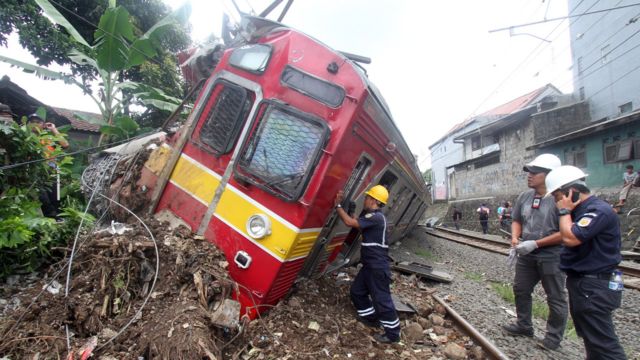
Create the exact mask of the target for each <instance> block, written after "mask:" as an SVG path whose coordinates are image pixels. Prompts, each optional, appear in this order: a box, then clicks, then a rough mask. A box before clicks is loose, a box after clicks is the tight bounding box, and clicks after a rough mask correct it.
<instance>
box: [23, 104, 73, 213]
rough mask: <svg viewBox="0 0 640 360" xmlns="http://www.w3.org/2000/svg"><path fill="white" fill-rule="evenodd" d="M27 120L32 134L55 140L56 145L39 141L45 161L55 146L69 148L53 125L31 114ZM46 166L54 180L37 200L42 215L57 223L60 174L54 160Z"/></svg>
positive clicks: (41, 190) (46, 141) (48, 183)
mask: <svg viewBox="0 0 640 360" xmlns="http://www.w3.org/2000/svg"><path fill="white" fill-rule="evenodd" d="M27 119H28V122H27V124H28V126H29V127H30V128H31V131H32V132H34V133H36V134H41V133H50V134H51V135H53V136H54V137H56V138H57V144H56V143H53V142H52V141H49V140H41V141H40V143H41V144H42V146H43V147H44V156H45V158H46V159H49V158H50V156H51V154H52V153H53V152H54V151H55V148H56V146H60V147H61V148H63V149H66V148H68V147H69V143H68V142H67V141H66V140H65V139H64V138H63V137H62V136H61V135H60V132H59V131H58V129H57V128H56V126H55V124H53V123H50V122H45V121H44V119H42V118H41V117H40V115H38V114H31V115H29V117H28V118H27ZM47 164H48V165H49V166H51V167H52V168H54V169H55V171H56V179H55V180H54V179H51V180H50V181H47V182H46V184H45V187H43V188H42V189H40V195H39V197H38V198H39V200H40V203H41V208H42V215H44V216H45V217H50V218H54V219H56V220H57V221H62V219H61V218H60V217H59V216H58V215H59V214H60V193H59V191H58V189H59V187H60V174H59V173H58V165H57V164H56V162H55V160H54V159H49V160H48V161H47Z"/></svg>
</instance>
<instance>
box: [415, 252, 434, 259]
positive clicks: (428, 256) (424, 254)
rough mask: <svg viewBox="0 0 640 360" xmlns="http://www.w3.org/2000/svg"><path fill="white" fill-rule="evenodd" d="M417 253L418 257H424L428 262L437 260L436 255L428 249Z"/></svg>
mask: <svg viewBox="0 0 640 360" xmlns="http://www.w3.org/2000/svg"><path fill="white" fill-rule="evenodd" d="M415 253H416V255H418V256H420V257H423V258H425V259H427V260H435V258H436V257H435V255H433V253H432V252H431V251H429V250H426V249H417V250H416V251H415Z"/></svg>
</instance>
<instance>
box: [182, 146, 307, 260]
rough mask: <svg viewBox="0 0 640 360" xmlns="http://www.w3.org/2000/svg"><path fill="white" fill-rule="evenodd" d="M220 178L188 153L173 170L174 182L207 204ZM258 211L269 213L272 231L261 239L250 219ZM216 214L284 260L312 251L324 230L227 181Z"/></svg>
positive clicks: (296, 257) (299, 256)
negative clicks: (288, 217) (303, 224)
mask: <svg viewBox="0 0 640 360" xmlns="http://www.w3.org/2000/svg"><path fill="white" fill-rule="evenodd" d="M220 179H221V177H220V175H218V174H217V173H215V172H213V171H212V170H210V169H208V168H206V167H204V166H203V165H201V164H199V163H198V162H197V161H195V160H194V159H192V158H190V157H189V156H187V155H185V154H182V155H181V156H180V159H179V160H178V162H177V163H176V167H175V169H174V171H173V172H172V174H171V182H172V183H174V184H175V185H177V186H178V187H179V188H181V189H182V190H184V191H185V192H186V193H187V194H189V195H191V196H192V197H194V198H195V199H196V200H198V201H199V202H201V203H203V204H204V205H206V206H208V205H209V203H210V202H211V200H212V199H213V195H214V193H215V189H216V187H218V185H219V184H220ZM254 214H264V215H266V216H267V217H269V220H271V235H268V236H266V237H265V238H263V239H259V240H256V239H253V238H252V237H250V236H249V234H248V233H247V231H246V222H247V220H248V219H249V217H250V216H251V215H254ZM214 215H215V216H216V217H218V218H220V219H221V220H222V221H223V222H225V223H226V224H228V225H230V226H231V227H232V228H235V229H236V230H237V231H239V232H240V233H242V235H243V236H244V237H245V238H247V239H249V240H251V241H252V242H254V243H255V244H256V245H258V246H259V247H260V248H262V249H265V250H266V251H268V252H269V253H270V254H271V255H272V256H274V257H276V258H277V259H279V260H280V261H286V260H295V259H299V258H301V257H305V256H307V255H309V252H310V251H311V248H312V247H313V244H314V243H315V241H316V239H317V237H318V234H319V233H320V229H302V230H301V229H298V228H296V227H295V226H293V225H291V224H289V223H288V222H286V221H285V220H284V219H282V218H280V216H278V215H277V214H275V213H273V212H272V211H270V210H269V209H267V208H266V207H264V206H262V205H261V204H259V203H258V202H256V201H254V200H251V199H250V198H249V197H248V196H246V195H244V194H242V193H241V192H240V190H238V189H236V188H235V187H233V186H231V185H227V187H226V189H225V191H224V192H223V193H222V197H221V198H220V203H219V204H218V206H217V207H216V212H215V214H214Z"/></svg>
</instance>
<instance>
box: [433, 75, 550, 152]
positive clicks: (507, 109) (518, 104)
mask: <svg viewBox="0 0 640 360" xmlns="http://www.w3.org/2000/svg"><path fill="white" fill-rule="evenodd" d="M550 87H551V88H553V89H555V87H554V86H553V85H551V84H547V85H545V86H543V87H541V88H538V89H536V90H533V91H532V92H530V93H528V94H525V95H522V96H520V97H518V98H515V99H513V100H511V101H509V102H507V103H504V104H502V105H499V106H497V107H495V108H493V109H491V110H488V111H486V112H484V113H482V114H480V115H476V116H472V117H470V118H467V119H465V120H464V121H461V122H459V123H457V124H455V125H454V126H453V127H452V128H451V129H449V131H447V132H446V133H445V134H444V135H443V136H442V137H441V138H440V139H438V141H436V142H434V143H433V144H431V146H430V147H433V146H434V145H436V144H438V143H439V142H440V141H442V139H445V138H447V137H448V136H449V135H451V134H453V133H455V132H456V131H458V130H460V129H463V128H465V127H466V126H467V125H469V124H471V123H472V122H473V121H474V120H476V119H477V118H482V117H495V118H499V117H502V116H506V115H509V114H513V113H515V112H517V111H519V110H522V109H524V108H526V107H528V106H530V105H531V103H532V102H533V101H534V100H535V99H537V98H538V96H540V95H541V94H542V93H543V92H544V91H545V90H547V89H549V88H550Z"/></svg>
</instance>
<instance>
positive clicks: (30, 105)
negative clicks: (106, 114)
mask: <svg viewBox="0 0 640 360" xmlns="http://www.w3.org/2000/svg"><path fill="white" fill-rule="evenodd" d="M0 103H2V104H4V105H6V106H7V107H8V110H7V111H8V113H10V114H11V116H12V117H13V120H14V121H20V119H21V118H22V117H23V116H28V115H30V114H33V113H35V112H36V110H37V109H38V108H39V107H42V108H44V109H46V111H47V121H50V122H53V123H54V124H55V125H56V126H57V127H62V126H65V125H68V126H69V131H68V132H67V133H68V135H69V139H70V140H71V143H72V145H73V144H74V143H78V144H82V145H89V144H91V143H96V142H97V141H98V138H99V137H100V123H101V122H102V116H101V115H100V114H95V113H89V112H85V111H77V110H69V109H63V108H56V107H53V106H49V105H46V104H45V103H43V102H41V101H39V100H38V99H36V98H34V97H32V96H30V95H29V94H28V93H27V92H26V91H25V90H24V89H23V88H21V87H20V86H19V85H17V84H15V83H13V82H12V81H11V79H10V78H9V77H8V76H6V75H5V76H3V77H2V79H0ZM82 145H81V146H82Z"/></svg>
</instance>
